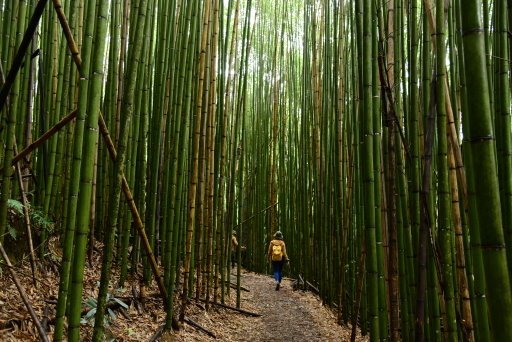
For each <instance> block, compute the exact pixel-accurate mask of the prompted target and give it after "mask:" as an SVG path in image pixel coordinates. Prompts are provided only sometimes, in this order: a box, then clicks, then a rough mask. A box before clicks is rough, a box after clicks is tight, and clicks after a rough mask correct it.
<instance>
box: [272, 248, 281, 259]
mask: <svg viewBox="0 0 512 342" xmlns="http://www.w3.org/2000/svg"><path fill="white" fill-rule="evenodd" d="M282 259H283V247H282V246H281V245H272V261H281V260H282Z"/></svg>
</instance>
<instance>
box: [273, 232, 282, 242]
mask: <svg viewBox="0 0 512 342" xmlns="http://www.w3.org/2000/svg"><path fill="white" fill-rule="evenodd" d="M274 237H275V238H276V239H279V240H282V239H283V233H281V231H280V230H278V231H277V232H275V234H274Z"/></svg>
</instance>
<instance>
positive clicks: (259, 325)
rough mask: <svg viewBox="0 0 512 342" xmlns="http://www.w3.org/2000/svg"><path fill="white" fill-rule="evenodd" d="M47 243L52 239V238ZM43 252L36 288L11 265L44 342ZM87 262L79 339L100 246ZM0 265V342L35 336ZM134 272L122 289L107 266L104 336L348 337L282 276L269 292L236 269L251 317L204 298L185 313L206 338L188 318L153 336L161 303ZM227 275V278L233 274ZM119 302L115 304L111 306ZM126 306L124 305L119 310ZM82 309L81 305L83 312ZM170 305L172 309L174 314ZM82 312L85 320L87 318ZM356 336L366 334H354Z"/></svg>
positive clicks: (48, 284)
mask: <svg viewBox="0 0 512 342" xmlns="http://www.w3.org/2000/svg"><path fill="white" fill-rule="evenodd" d="M52 245H53V244H52ZM51 247H53V248H50V251H49V254H50V256H49V257H48V259H49V260H51V261H50V262H49V264H50V265H51V266H52V267H48V266H47V267H46V268H47V269H48V271H47V273H46V274H45V275H42V274H41V273H39V275H38V281H37V286H34V285H33V283H32V281H31V276H30V273H31V272H30V266H29V264H28V262H27V261H26V260H24V261H22V262H18V263H17V264H16V265H15V266H14V270H15V271H16V273H17V275H18V278H19V280H20V282H21V283H22V285H23V287H24V288H25V291H26V294H27V297H28V298H29V301H30V302H31V304H32V306H33V308H34V310H35V312H36V314H37V315H38V317H39V319H40V320H41V321H42V323H43V325H44V326H45V327H46V329H47V333H48V337H49V338H50V340H51V337H52V335H53V330H54V318H55V304H56V299H57V290H58V262H57V260H60V255H59V254H60V253H59V252H60V251H59V249H58V248H56V247H55V245H53V246H51ZM95 250H96V251H95V253H94V257H93V259H92V260H91V263H90V264H89V263H88V264H87V266H86V269H85V274H84V293H83V303H84V306H83V316H82V318H83V324H82V326H81V340H83V341H90V340H91V335H92V325H93V316H92V315H90V313H91V312H89V311H90V309H91V307H88V306H87V305H86V304H85V303H90V302H91V300H94V298H96V296H97V293H98V282H99V278H100V274H99V273H100V269H101V267H100V266H101V253H100V251H101V245H98V248H95ZM5 267H6V265H5V264H4V263H3V262H0V289H1V290H0V341H39V338H38V335H37V331H36V329H35V328H34V325H33V324H32V321H31V319H30V315H29V313H28V311H27V309H26V308H25V306H24V304H23V302H22V301H21V297H20V295H19V293H18V291H17V289H16V287H15V286H14V283H13V281H12V279H11V278H10V276H9V274H8V273H9V272H8V270H7V269H5ZM138 278H139V277H138V276H137V275H134V276H132V278H131V279H129V281H128V282H127V284H126V287H125V288H124V289H114V287H115V284H116V283H117V280H118V272H117V270H116V268H114V274H113V280H112V285H113V288H112V292H111V295H112V296H115V297H116V303H114V302H113V303H112V304H114V305H112V306H111V310H110V311H109V313H110V316H111V319H110V321H109V324H108V326H107V327H106V332H107V336H108V340H109V341H162V342H166V341H213V340H216V341H258V342H259V341H349V340H350V328H349V327H342V326H339V325H338V324H336V316H335V314H334V313H333V312H332V311H330V310H329V309H328V308H326V307H324V306H322V304H321V302H320V300H319V299H318V298H317V297H316V296H315V295H313V294H312V293H310V292H303V291H294V290H293V289H292V287H291V284H292V283H291V281H290V280H287V279H285V280H283V285H282V288H281V290H280V291H276V290H275V288H274V284H273V281H272V278H271V277H269V276H267V275H261V274H255V273H249V272H245V271H244V272H243V273H242V277H241V279H242V280H241V282H242V286H243V287H244V288H247V289H249V292H242V293H241V296H242V301H241V303H242V305H241V306H242V309H245V310H247V311H250V312H254V313H258V314H260V315H261V316H260V317H251V316H248V315H245V314H242V313H238V312H236V311H233V310H231V309H226V308H223V307H219V306H211V307H210V310H209V311H205V310H204V304H203V303H201V302H199V303H198V302H195V301H191V303H190V305H188V309H187V313H186V317H187V318H188V319H189V320H191V321H193V322H197V323H198V324H199V325H200V326H201V327H203V328H204V329H206V330H208V331H209V332H211V333H212V335H215V337H216V339H214V338H213V337H210V336H208V335H207V334H206V333H205V332H204V331H200V330H198V329H197V328H195V327H193V326H191V325H190V324H185V325H184V326H183V327H182V329H181V330H180V331H178V332H173V333H172V334H171V333H164V334H163V335H162V334H161V330H162V329H161V328H162V326H163V324H164V321H165V312H164V310H163V305H162V301H161V299H160V298H159V296H158V293H157V287H156V284H155V283H154V282H153V286H152V288H151V289H148V290H147V291H145V292H146V294H145V296H144V298H143V299H142V300H141V299H140V296H139V294H140V291H139V286H138ZM233 280H234V279H233ZM119 301H121V302H123V303H124V305H123V306H120V305H117V303H118V302H119ZM235 303H236V291H235V290H233V289H231V293H230V296H226V304H228V305H230V306H235ZM125 307H126V308H125ZM88 310H89V311H88ZM178 311H179V308H176V311H175V312H178ZM87 318H88V319H87ZM357 340H358V341H366V340H367V339H366V338H362V337H358V339H357Z"/></svg>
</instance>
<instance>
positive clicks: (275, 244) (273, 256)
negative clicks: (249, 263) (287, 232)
mask: <svg viewBox="0 0 512 342" xmlns="http://www.w3.org/2000/svg"><path fill="white" fill-rule="evenodd" d="M268 258H269V260H270V261H271V262H272V269H273V272H274V279H275V281H276V291H279V288H280V287H281V280H282V278H283V273H282V272H283V265H284V264H285V263H287V262H289V259H288V254H286V244H285V243H284V241H283V233H281V232H280V231H279V230H278V231H277V232H276V233H275V234H274V239H273V240H272V241H270V244H269V246H268Z"/></svg>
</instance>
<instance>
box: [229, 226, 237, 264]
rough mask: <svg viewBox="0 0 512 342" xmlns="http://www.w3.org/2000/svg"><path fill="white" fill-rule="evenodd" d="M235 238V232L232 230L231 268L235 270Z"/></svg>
mask: <svg viewBox="0 0 512 342" xmlns="http://www.w3.org/2000/svg"><path fill="white" fill-rule="evenodd" d="M236 237H237V234H236V230H233V231H232V232H231V268H235V260H236V249H237V248H238V240H237V239H236Z"/></svg>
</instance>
